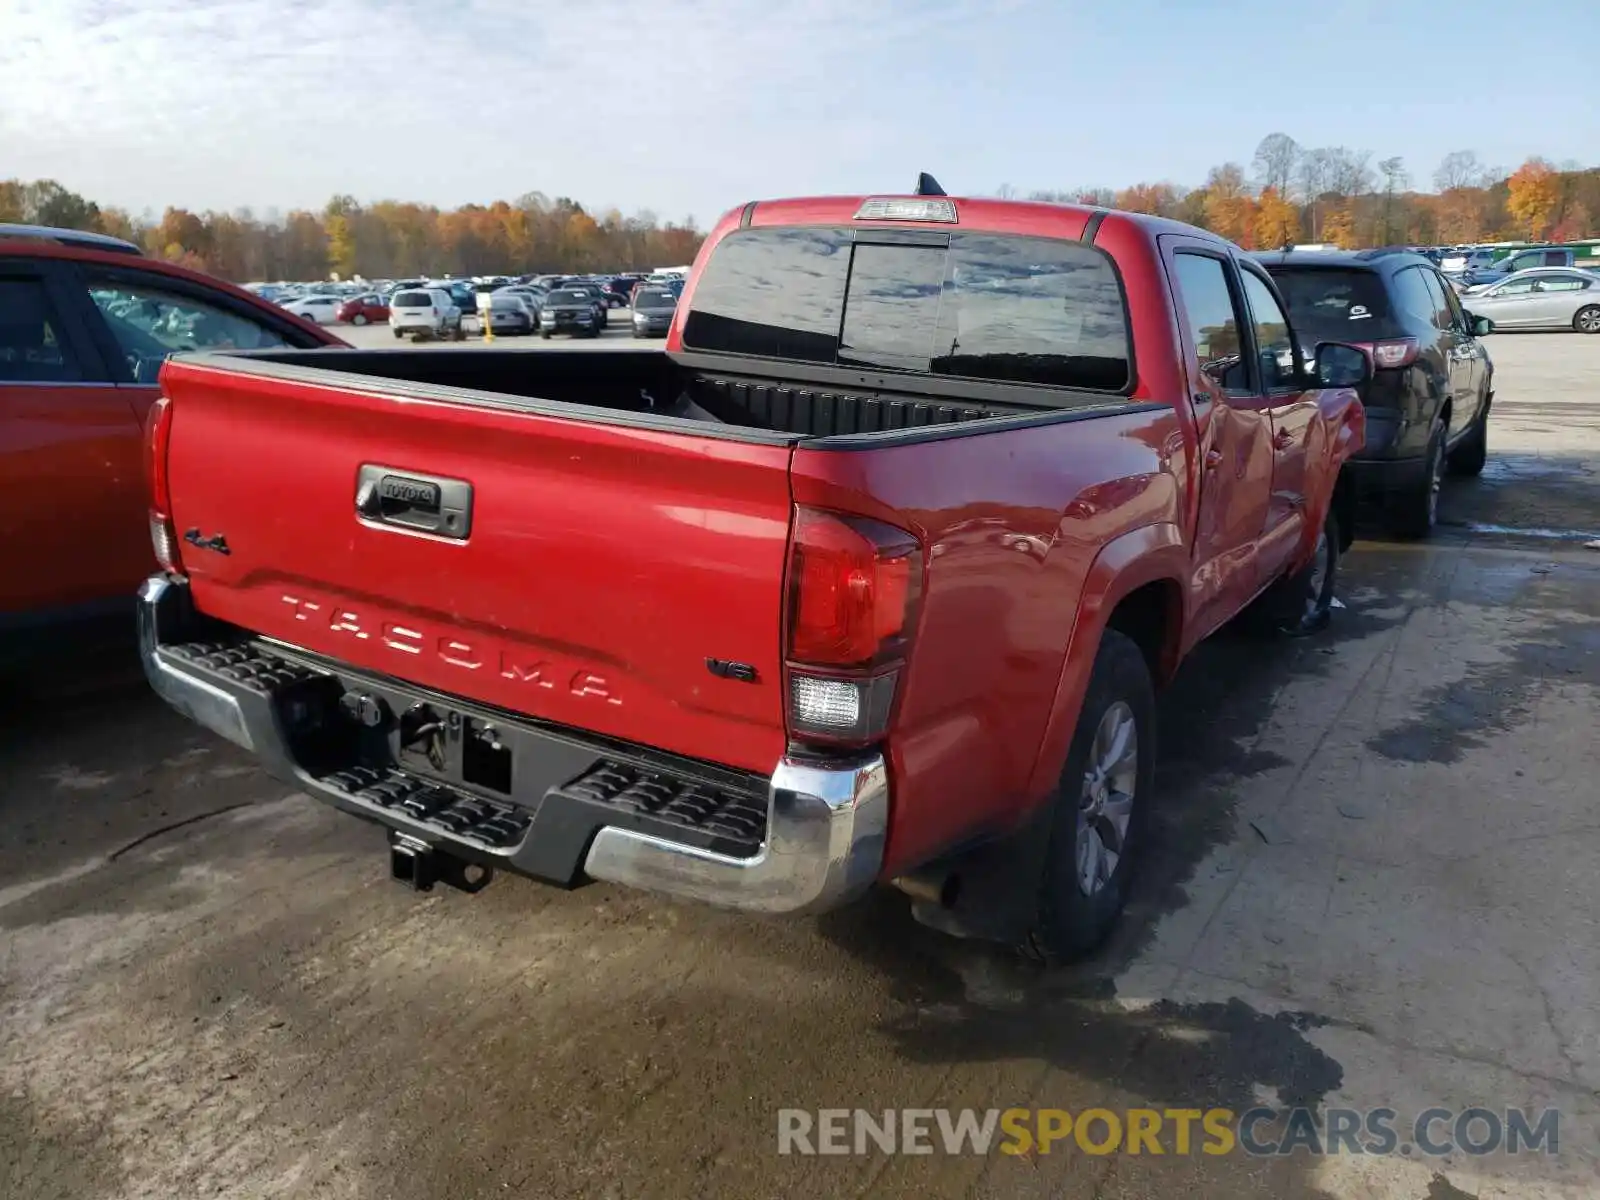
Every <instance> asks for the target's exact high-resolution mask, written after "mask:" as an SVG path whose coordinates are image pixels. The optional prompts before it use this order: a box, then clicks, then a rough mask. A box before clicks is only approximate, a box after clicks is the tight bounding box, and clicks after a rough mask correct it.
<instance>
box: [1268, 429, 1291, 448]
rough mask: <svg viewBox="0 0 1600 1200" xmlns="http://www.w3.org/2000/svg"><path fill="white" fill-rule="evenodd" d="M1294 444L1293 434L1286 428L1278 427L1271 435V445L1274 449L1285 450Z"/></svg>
mask: <svg viewBox="0 0 1600 1200" xmlns="http://www.w3.org/2000/svg"><path fill="white" fill-rule="evenodd" d="M1292 445H1294V434H1292V433H1290V432H1289V431H1288V430H1287V429H1280V430H1278V432H1277V433H1275V434H1273V435H1272V446H1273V449H1275V450H1287V449H1288V448H1289V447H1290V446H1292Z"/></svg>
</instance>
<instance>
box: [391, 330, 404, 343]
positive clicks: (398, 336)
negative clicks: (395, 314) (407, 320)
mask: <svg viewBox="0 0 1600 1200" xmlns="http://www.w3.org/2000/svg"><path fill="white" fill-rule="evenodd" d="M405 335H406V333H405V330H403V329H396V330H395V331H394V340H395V341H397V342H398V341H399V340H400V339H401V338H403V337H405Z"/></svg>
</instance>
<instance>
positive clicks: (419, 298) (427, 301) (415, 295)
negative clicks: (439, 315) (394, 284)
mask: <svg viewBox="0 0 1600 1200" xmlns="http://www.w3.org/2000/svg"><path fill="white" fill-rule="evenodd" d="M389 307H391V308H432V307H433V297H432V296H430V295H428V293H427V292H396V293H395V297H394V299H393V300H392V301H390V304H389Z"/></svg>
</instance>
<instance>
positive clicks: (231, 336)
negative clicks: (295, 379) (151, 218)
mask: <svg viewBox="0 0 1600 1200" xmlns="http://www.w3.org/2000/svg"><path fill="white" fill-rule="evenodd" d="M87 283H88V287H89V298H90V299H91V300H93V301H94V303H95V307H96V308H98V309H99V310H100V314H101V315H102V316H103V317H105V320H106V325H107V326H109V327H110V329H111V336H112V337H113V338H115V339H116V342H117V347H118V349H120V350H121V351H122V356H123V359H124V361H126V363H127V365H128V371H129V373H130V375H131V376H132V382H134V383H137V384H145V385H150V384H154V383H155V382H156V378H157V376H158V375H159V374H160V372H161V364H162V363H163V362H164V361H166V357H167V355H169V354H173V353H175V352H177V351H180V350H273V349H277V348H279V347H282V346H287V345H288V344H289V343H288V341H287V340H286V339H285V338H284V337H283V336H282V335H281V334H279V333H278V332H277V331H276V330H273V329H269V328H268V327H267V326H266V325H265V324H264V323H263V322H260V321H254V320H251V319H249V318H247V317H243V316H240V315H238V314H237V313H233V312H228V311H227V310H225V309H223V308H220V307H218V306H217V305H214V304H208V303H206V302H205V301H203V300H197V299H195V298H193V297H191V296H186V295H182V294H179V293H177V292H174V291H171V290H170V289H167V288H163V287H160V286H158V285H157V284H155V283H154V282H151V283H144V282H135V281H133V280H130V279H127V278H124V277H121V276H118V277H115V278H107V277H97V276H90V277H89V278H88V280H87ZM328 303H330V304H331V303H333V301H331V300H330V301H328Z"/></svg>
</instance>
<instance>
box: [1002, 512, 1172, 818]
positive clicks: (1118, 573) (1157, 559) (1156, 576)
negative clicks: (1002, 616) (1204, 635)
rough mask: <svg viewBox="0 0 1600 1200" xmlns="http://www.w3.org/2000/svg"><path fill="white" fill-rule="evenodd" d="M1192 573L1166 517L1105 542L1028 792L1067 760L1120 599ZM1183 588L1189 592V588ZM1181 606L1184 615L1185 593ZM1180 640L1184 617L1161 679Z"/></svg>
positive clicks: (1056, 774)
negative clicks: (1144, 587)
mask: <svg viewBox="0 0 1600 1200" xmlns="http://www.w3.org/2000/svg"><path fill="white" fill-rule="evenodd" d="M1188 577H1189V549H1188V547H1187V546H1186V545H1185V544H1184V540H1183V532H1182V531H1181V530H1180V529H1179V528H1178V526H1177V525H1174V524H1171V523H1167V522H1163V523H1161V524H1157V525H1145V526H1142V527H1140V528H1138V529H1132V530H1129V531H1128V532H1127V533H1125V534H1123V535H1121V536H1120V537H1118V538H1115V539H1113V540H1112V541H1111V542H1109V543H1107V544H1106V546H1105V547H1103V548H1102V549H1101V551H1100V553H1099V554H1098V555H1097V556H1096V557H1095V560H1094V564H1093V565H1092V566H1091V567H1090V568H1089V573H1088V576H1087V577H1086V578H1085V579H1084V584H1083V591H1082V593H1081V594H1080V596H1079V598H1078V611H1077V616H1076V619H1075V620H1074V622H1073V626H1072V632H1071V636H1070V640H1069V642H1068V644H1067V657H1066V662H1065V664H1064V665H1063V666H1062V670H1061V681H1060V683H1058V684H1057V686H1056V694H1055V700H1054V702H1053V703H1052V704H1051V707H1050V719H1049V721H1048V722H1047V723H1046V725H1045V732H1044V739H1043V741H1042V742H1041V743H1040V747H1039V755H1038V757H1037V758H1036V759H1035V761H1034V767H1033V773H1032V776H1031V777H1030V780H1029V788H1028V793H1029V795H1030V796H1034V797H1040V798H1042V797H1046V796H1048V795H1050V794H1051V792H1052V791H1053V790H1054V789H1055V786H1056V783H1057V781H1058V780H1059V778H1060V775H1061V770H1062V767H1063V765H1064V764H1065V763H1066V761H1067V750H1068V749H1069V748H1070V746H1071V744H1072V733H1073V730H1074V729H1076V728H1077V724H1078V714H1079V712H1080V711H1081V709H1082V707H1083V696H1084V692H1085V690H1086V689H1087V688H1088V686H1089V674H1090V672H1091V671H1092V670H1093V669H1094V660H1095V655H1096V654H1097V653H1098V652H1099V649H1100V639H1101V637H1102V636H1103V635H1104V633H1105V629H1106V623H1107V621H1108V620H1109V619H1110V617H1111V614H1112V613H1113V612H1114V611H1115V610H1116V607H1117V605H1118V603H1120V602H1121V600H1122V599H1123V598H1124V597H1126V596H1128V595H1130V594H1132V593H1133V592H1134V591H1135V590H1136V589H1138V588H1141V587H1143V586H1144V585H1145V584H1148V583H1161V582H1170V581H1173V580H1185V579H1187V578H1188ZM1184 594H1185V596H1187V592H1185V593H1184ZM1183 608H1184V612H1183V619H1184V620H1186V619H1187V616H1188V602H1187V599H1185V601H1184V605H1183ZM1182 645H1183V641H1182V629H1181V621H1180V627H1179V628H1176V629H1169V630H1168V636H1167V638H1166V641H1165V648H1164V650H1163V652H1162V656H1161V664H1160V670H1159V672H1158V674H1159V676H1160V678H1158V680H1157V682H1158V683H1159V682H1161V681H1162V680H1164V679H1167V678H1170V677H1171V675H1172V673H1173V672H1174V671H1176V670H1177V666H1178V659H1179V655H1180V651H1181V647H1182Z"/></svg>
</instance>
